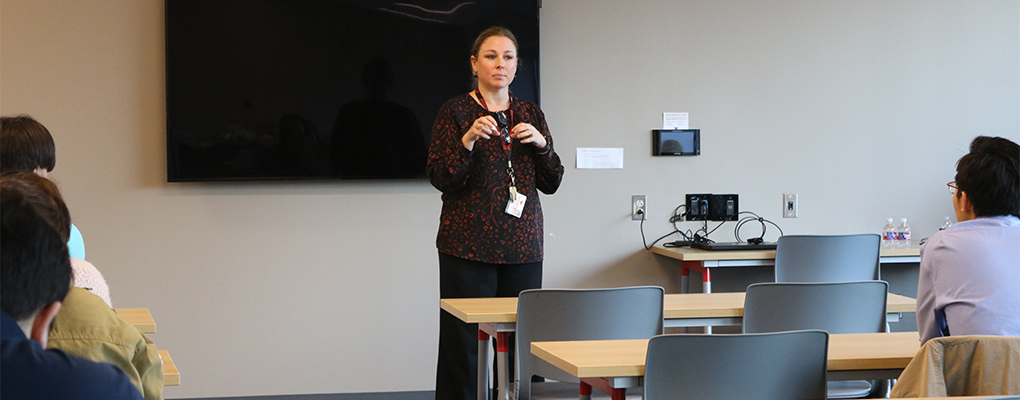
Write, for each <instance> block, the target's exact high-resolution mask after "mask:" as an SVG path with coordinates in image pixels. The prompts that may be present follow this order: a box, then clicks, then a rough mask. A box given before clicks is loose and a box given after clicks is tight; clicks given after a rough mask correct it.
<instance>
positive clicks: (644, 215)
mask: <svg viewBox="0 0 1020 400" xmlns="http://www.w3.org/2000/svg"><path fill="white" fill-rule="evenodd" d="M639 211H640V212H639ZM630 219H632V220H634V221H640V220H642V219H648V203H647V202H646V199H645V195H643V194H636V195H633V196H630Z"/></svg>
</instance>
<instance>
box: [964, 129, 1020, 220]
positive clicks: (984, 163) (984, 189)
mask: <svg viewBox="0 0 1020 400" xmlns="http://www.w3.org/2000/svg"><path fill="white" fill-rule="evenodd" d="M956 185H957V187H959V189H960V190H959V192H967V198H968V199H970V202H971V204H973V205H974V216H976V217H994V216H1000V215H1013V216H1020V146H1018V145H1017V144H1016V143H1014V142H1012V141H1010V140H1009V139H1005V138H1001V137H988V136H978V137H976V138H974V141H973V142H971V143H970V153H968V154H967V155H965V156H963V158H960V161H958V162H957V163H956ZM959 192H957V193H956V195H957V196H960V193H959Z"/></svg>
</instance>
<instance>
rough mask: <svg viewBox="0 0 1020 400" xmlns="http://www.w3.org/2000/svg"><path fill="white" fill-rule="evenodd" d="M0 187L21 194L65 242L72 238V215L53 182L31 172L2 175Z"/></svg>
mask: <svg viewBox="0 0 1020 400" xmlns="http://www.w3.org/2000/svg"><path fill="white" fill-rule="evenodd" d="M0 187H4V188H8V189H11V190H16V191H18V192H21V194H22V195H24V196H25V199H26V200H27V201H28V203H29V204H30V205H32V207H35V211H36V212H37V213H38V214H39V215H40V216H42V217H43V218H45V219H46V220H47V221H49V222H50V224H51V225H53V227H54V228H56V229H57V233H59V234H60V237H62V238H63V239H64V240H65V241H67V240H68V239H69V238H70V237H71V213H70V211H68V209H67V204H65V203H64V198H63V196H61V195H60V191H59V190H57V185H56V184H54V183H53V181H51V180H49V179H46V178H43V177H41V176H39V175H36V174H35V173H33V172H30V171H18V172H11V173H5V174H0Z"/></svg>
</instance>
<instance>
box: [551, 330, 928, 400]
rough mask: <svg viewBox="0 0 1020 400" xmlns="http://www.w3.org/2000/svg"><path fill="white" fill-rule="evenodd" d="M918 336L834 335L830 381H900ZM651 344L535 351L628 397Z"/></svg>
mask: <svg viewBox="0 0 1020 400" xmlns="http://www.w3.org/2000/svg"><path fill="white" fill-rule="evenodd" d="M918 339H919V336H918V333H917V332H895V333H858V334H837V335H829V361H828V368H829V373H828V379H829V380H851V379H895V378H897V377H899V374H900V372H902V371H903V369H904V368H906V366H907V364H909V363H910V360H912V359H913V358H914V355H915V354H917V351H918V350H919V349H920V347H921V346H920V341H919V340H918ZM647 350H648V340H647V339H642V340H590V341H568V342H532V343H531V353H532V354H534V355H535V356H537V357H538V358H540V359H542V360H545V361H546V362H549V363H550V364H552V365H554V366H556V367H557V368H560V369H562V370H563V371H566V372H567V373H569V374H571V375H573V376H576V377H578V378H580V379H581V381H582V382H583V383H585V384H588V385H591V386H592V387H595V388H598V389H599V390H603V391H605V392H606V393H610V394H611V395H612V396H613V399H617V398H620V399H622V398H623V397H622V396H623V394H624V393H625V391H626V388H628V387H637V386H641V384H642V379H643V376H644V373H645V356H646V353H647Z"/></svg>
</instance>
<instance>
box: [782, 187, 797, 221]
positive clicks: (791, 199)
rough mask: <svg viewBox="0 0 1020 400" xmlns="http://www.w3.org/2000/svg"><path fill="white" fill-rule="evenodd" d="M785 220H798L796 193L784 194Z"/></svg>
mask: <svg viewBox="0 0 1020 400" xmlns="http://www.w3.org/2000/svg"><path fill="white" fill-rule="evenodd" d="M783 218H797V194H796V193H783Z"/></svg>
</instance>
